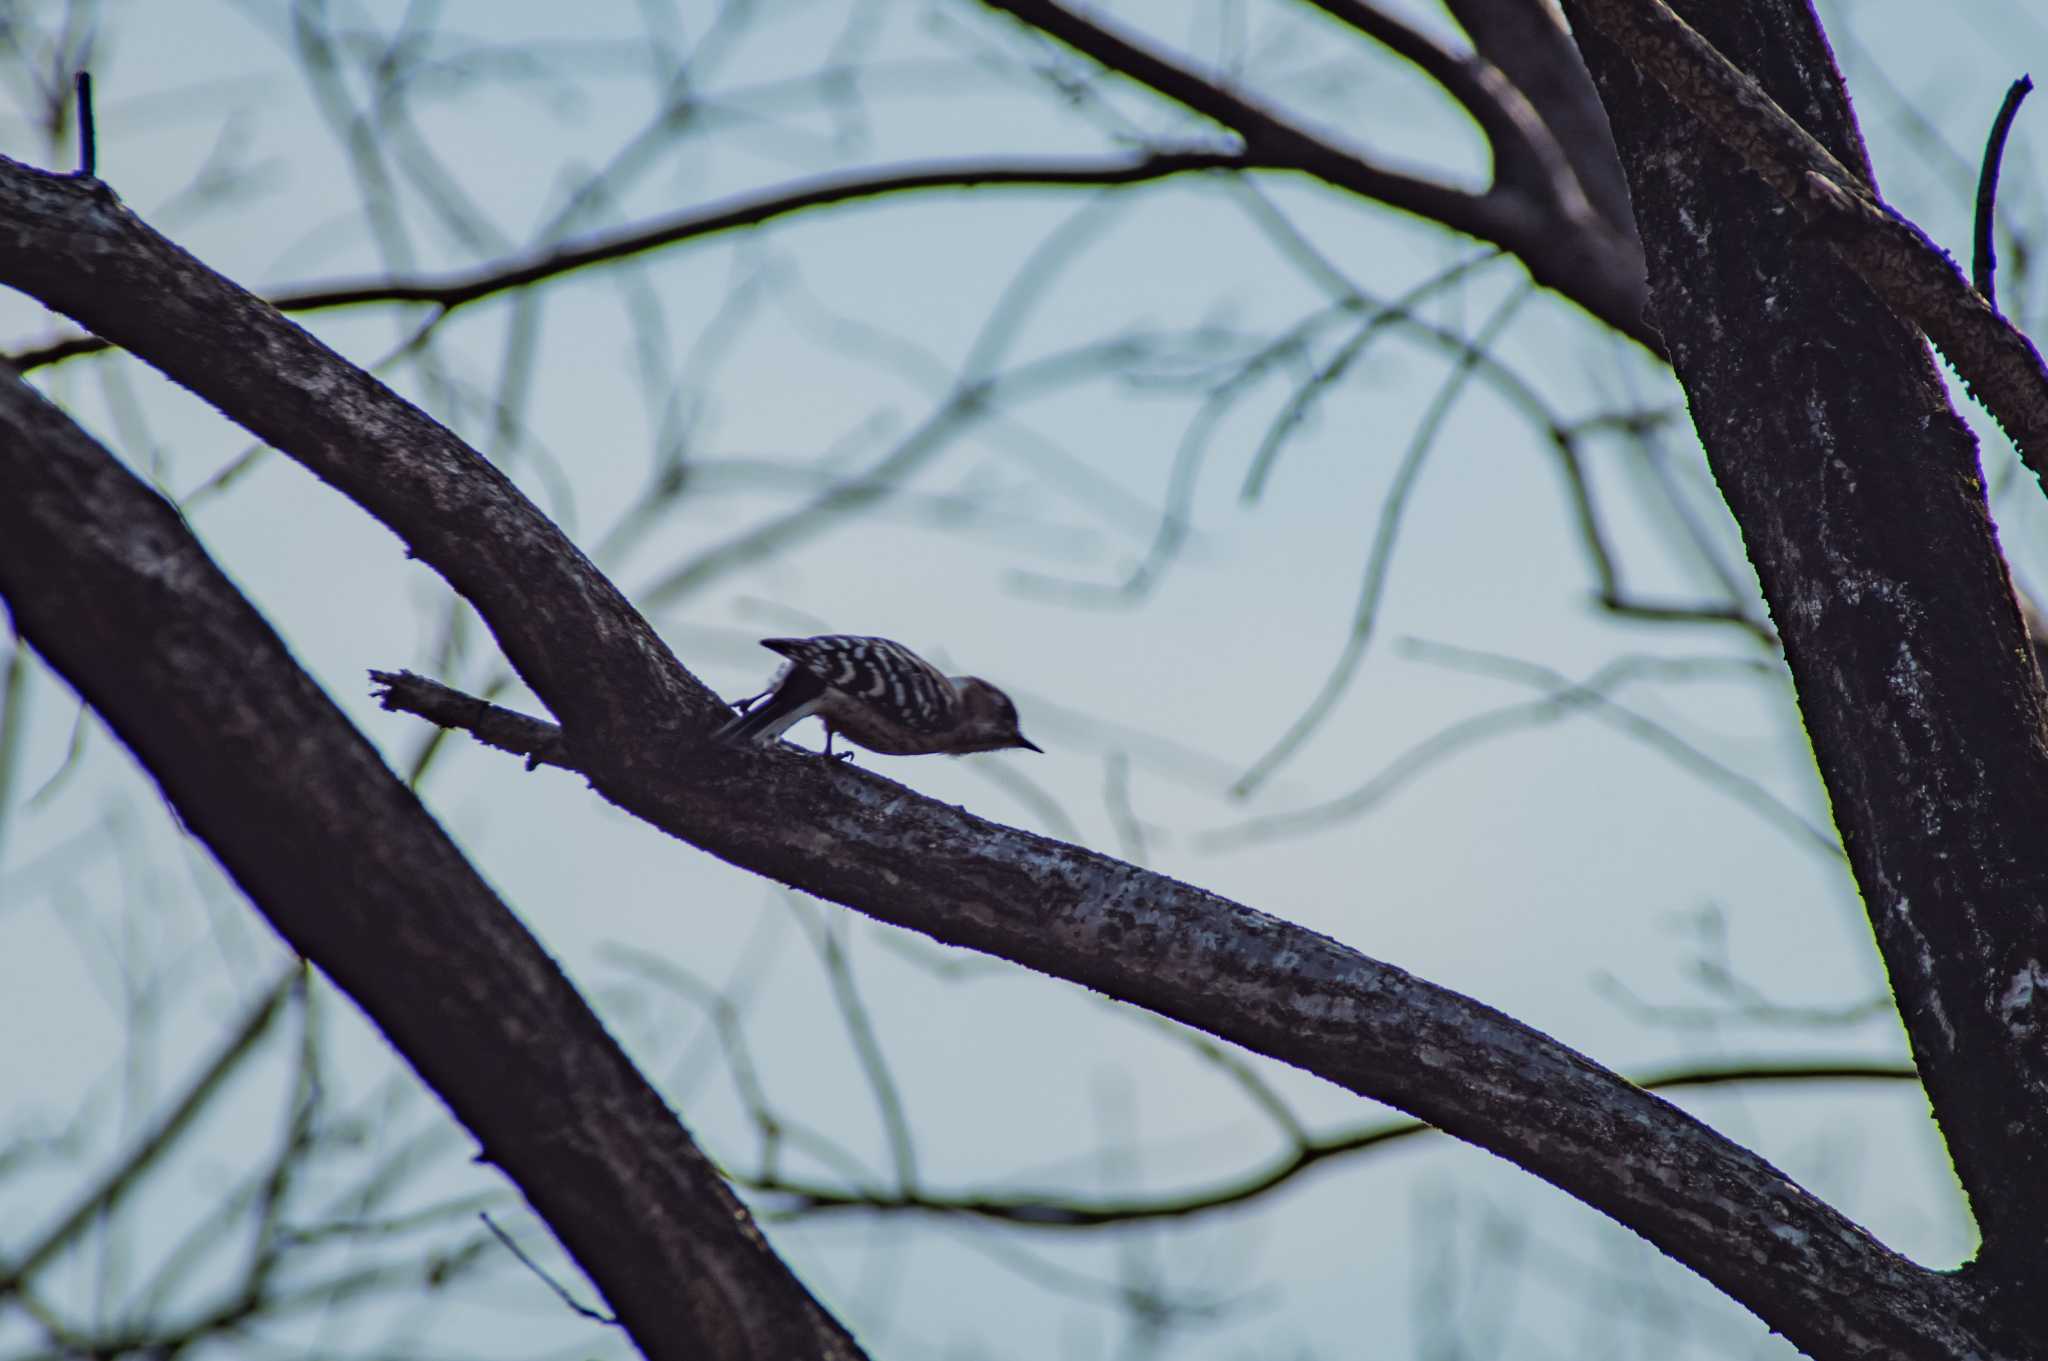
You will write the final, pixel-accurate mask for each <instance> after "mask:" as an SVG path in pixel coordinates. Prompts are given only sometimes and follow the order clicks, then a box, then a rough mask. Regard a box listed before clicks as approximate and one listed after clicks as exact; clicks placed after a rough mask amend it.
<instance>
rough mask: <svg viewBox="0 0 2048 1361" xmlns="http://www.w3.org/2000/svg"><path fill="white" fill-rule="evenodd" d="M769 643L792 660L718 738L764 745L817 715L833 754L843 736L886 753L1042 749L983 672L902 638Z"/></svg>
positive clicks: (830, 637)
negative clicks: (962, 668)
mask: <svg viewBox="0 0 2048 1361" xmlns="http://www.w3.org/2000/svg"><path fill="white" fill-rule="evenodd" d="M761 646H762V647H765V648H768V649H769V650H770V651H773V652H779V653H781V654H782V655H783V656H785V657H787V658H789V660H788V661H787V662H785V663H783V666H782V669H781V670H780V671H778V672H776V673H775V679H774V680H772V681H771V682H769V685H768V688H767V689H766V690H764V691H762V692H761V693H760V694H759V695H756V696H754V698H753V699H751V700H746V701H743V702H742V704H741V706H740V708H741V712H740V715H739V716H738V717H737V718H735V719H733V720H732V721H731V722H730V723H727V724H726V725H725V726H724V727H722V728H720V729H719V730H718V731H717V732H715V733H713V734H712V740H713V741H715V742H723V743H727V744H729V745H734V746H739V745H758V746H765V745H767V744H768V743H770V742H772V741H774V740H775V739H776V738H777V737H779V736H781V735H782V733H783V731H784V730H785V729H787V728H788V727H790V725H792V724H794V723H797V722H800V721H801V720H803V719H806V718H809V717H810V716H811V715H812V714H816V715H817V716H818V717H819V718H821V719H823V720H824V721H825V754H826V755H827V756H830V755H831V754H832V739H833V737H835V736H839V737H844V738H845V739H846V740H847V741H849V742H853V743H855V744H857V745H859V746H863V747H866V748H867V749H868V750H869V751H875V752H880V753H881V754H883V755H884V756H923V755H926V754H928V753H932V752H944V753H946V754H947V755H949V756H962V755H965V754H966V753H968V752H971V751H1001V750H1003V749H1005V748H1007V747H1022V748H1024V749H1025V750H1026V751H1041V750H1042V748H1040V747H1039V746H1038V745H1037V744H1036V743H1034V742H1032V740H1031V739H1030V738H1028V737H1026V736H1025V735H1024V734H1023V733H1021V732H1019V731H1018V730H1017V706H1016V705H1014V704H1012V703H1011V702H1010V697H1009V696H1008V695H1006V694H1004V693H1003V692H1002V691H1000V690H998V689H996V688H995V687H994V686H993V685H990V684H989V683H988V682H987V681H985V680H982V679H980V678H979V677H976V676H946V675H941V674H940V672H939V669H938V668H937V667H935V666H933V665H932V664H931V663H930V662H928V661H926V660H925V659H924V658H922V657H920V656H918V655H917V654H916V653H915V652H912V651H911V650H910V649H909V648H907V647H905V646H903V644H901V643H892V642H890V641H889V640H888V639H887V638H861V637H857V636H855V635H852V634H845V633H828V634H825V635H823V636H821V637H817V638H763V639H762V640H761ZM749 706H751V707H749Z"/></svg>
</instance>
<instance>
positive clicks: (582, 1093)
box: [0, 186, 859, 1361]
mask: <svg viewBox="0 0 2048 1361" xmlns="http://www.w3.org/2000/svg"><path fill="white" fill-rule="evenodd" d="M81 190H82V192H85V193H88V194H92V195H93V197H94V200H95V201H96V202H105V200H104V199H103V198H101V196H100V195H98V194H97V192H96V191H95V190H93V189H91V188H87V187H84V186H81ZM17 221H18V220H17ZM272 315H273V316H274V315H275V314H274V313H273V314H272ZM247 359H248V356H247V354H246V353H243V354H238V355H235V356H233V360H234V362H235V363H246V362H247ZM336 363H337V365H339V361H336ZM344 367H345V366H344ZM379 391H381V389H379ZM385 400H386V401H387V402H389V401H395V400H396V399H394V398H391V397H390V396H389V395H388V394H386V396H385ZM420 419H422V420H423V419H424V417H421V418H420ZM428 456H429V457H431V455H428ZM471 457H472V458H474V455H472V456H471ZM479 463H480V461H479ZM0 483H4V484H5V485H6V486H7V487H8V488H9V489H10V494H9V495H8V496H6V497H0V595H4V597H5V599H6V601H7V605H8V608H9V610H10V611H11V613H12V615H13V618H14V621H15V623H16V625H17V627H19V629H20V630H21V633H22V635H23V636H24V637H25V638H27V639H28V641H29V642H30V643H31V644H33V645H34V646H35V648H36V650H37V651H38V652H39V653H40V654H41V655H42V656H43V657H44V658H45V659H46V660H47V661H48V662H49V663H50V665H51V666H52V667H53V668H55V669H56V670H57V671H59V672H60V673H62V674H63V675H64V676H65V677H66V678H67V679H68V680H69V681H70V682H71V683H72V684H73V685H74V686H76V687H77V689H78V690H79V692H80V694H81V695H83V696H84V697H85V698H86V699H87V700H88V701H89V702H90V703H91V704H92V705H93V707H94V708H95V709H97V710H98V711H99V713H100V715H101V716H102V717H103V718H104V719H105V720H106V722H107V723H108V725H109V726H110V727H111V728H113V729H114V731H115V732H116V733H118V734H119V735H120V737H121V739H122V740H123V741H124V742H125V743H127V744H128V746H129V748H130V750H131V751H133V752H134V753H135V755H136V757H137V759H138V760H139V761H140V762H141V763H142V764H143V765H144V766H145V768H146V769H148V770H149V772H150V773H151V774H152V775H154V776H155V777H156V779H157V780H158V782H159V783H160V784H161V785H162V786H163V790H164V794H165V796H166V798H167V799H168V800H169V801H170V802H171V804H172V805H173V806H174V807H175V808H176V809H177V811H178V814H179V816H180V818H181V819H182V821H183V823H184V824H185V826H187V827H188V828H190V829H191V830H192V832H193V834H194V835H196V836H197V837H199V838H200V839H201V840H202V841H204V842H205V843H206V844H207V845H208V847H209V848H210V849H211V850H212V851H213V853H214V854H215V855H216V856H217V857H218V858H219V860H220V861H221V863H222V865H223V866H224V867H225V868H226V869H227V871H228V872H229V874H231V875H232V876H233V877H234V879H235V881H236V882H237V883H238V884H239V885H241V886H242V888H243V889H244V891H245V892H247V893H248V895H249V897H250V898H251V900H252V901H253V902H254V903H255V904H256V905H257V906H258V907H259V908H260V909H261V910H262V911H263V912H264V913H265V914H266V915H267V916H268V917H269V919H270V921H271V922H272V924H273V925H274V926H275V927H276V928H277V930H278V931H279V932H280V933H281V934H282V935H283V936H284V937H285V938H286V939H287V940H288V941H290V942H291V944H292V945H293V947H294V948H296V949H297V950H299V951H300V952H301V953H302V954H303V955H304V956H305V957H306V958H307V959H308V960H310V961H312V962H314V963H315V964H317V965H318V966H319V967H320V968H321V969H323V970H324V971H325V972H327V973H328V974H329V976H330V977H332V978H333V979H334V980H335V981H336V983H338V984H339V985H340V986H342V987H343V988H344V989H346V990H347V991H348V992H349V993H350V995H351V996H352V997H354V998H355V1000H356V1001H357V1002H358V1003H359V1004H360V1005H361V1006H362V1007H363V1009H364V1010H365V1011H366V1012H368V1013H369V1015H370V1016H371V1017H372V1018H373V1019H374V1020H376V1022H377V1023H378V1024H379V1025H380V1026H381V1027H382V1028H383V1030H384V1032H385V1034H386V1035H388V1036H389V1037H390V1039H391V1041H392V1043H393V1044H394V1045H395V1046H396V1047H397V1048H398V1049H399V1051H400V1052H401V1053H403V1054H404V1055H405V1056H406V1057H407V1058H408V1059H409V1060H410V1061H411V1062H412V1063H413V1064H414V1066H415V1067H416V1068H417V1069H418V1071H419V1073H420V1075H421V1076H422V1077H423V1078H424V1079H425V1080H426V1081H427V1083H428V1084H429V1085H430V1086H431V1087H432V1088H433V1089H434V1091H435V1092H436V1093H437V1094H438V1095H439V1096H440V1097H441V1098H442V1099H443V1100H444V1101H446V1102H447V1103H448V1105H449V1107H450V1108H451V1109H452V1110H453V1111H454V1113H455V1114H456V1116H457V1117H458V1118H459V1119H461V1120H462V1121H463V1123H464V1124H465V1125H467V1126H468V1128H469V1129H470V1130H471V1131H472V1132H473V1133H474V1134H475V1136H476V1138H477V1141H478V1142H479V1144H480V1145H481V1146H482V1156H483V1157H484V1158H486V1159H488V1160H489V1161H491V1162H493V1163H495V1164H496V1165H497V1166H498V1167H500V1168H501V1169H503V1170H504V1172H505V1173H506V1175H507V1176H508V1177H510V1178H511V1179H512V1180H513V1181H514V1182H515V1183H516V1184H517V1185H518V1186H519V1187H520V1189H521V1190H522V1191H523V1192H524V1193H525V1194H526V1197H527V1199H528V1201H529V1202H530V1203H531V1204H532V1205H533V1206H534V1208H535V1209H536V1210H537V1211H538V1212H539V1213H540V1214H541V1216H542V1217H543V1218H544V1219H546V1220H547V1221H548V1224H549V1226H550V1227H551V1228H552V1229H553V1230H554V1232H555V1233H556V1234H557V1235H558V1236H559V1237H560V1238H561V1240H562V1242H563V1244H564V1246H565V1247H567V1248H568V1249H569V1251H570V1252H571V1253H572V1254H574V1255H575V1257H576V1259H577V1261H578V1262H579V1263H581V1264H582V1266H583V1267H584V1268H585V1270H586V1271H588V1272H589V1274H590V1275H591V1277H592V1279H593V1280H595V1281H597V1282H599V1283H600V1286H601V1288H602V1289H603V1290H604V1292H605V1295H606V1297H607V1298H608V1299H609V1300H610V1302H611V1304H612V1307H613V1308H614V1310H615V1311H616V1312H617V1313H618V1315H619V1317H620V1318H621V1319H622V1320H623V1321H624V1324H625V1327H626V1330H627V1332H628V1333H629V1334H630V1335H631V1336H632V1337H633V1339H634V1341H635V1343H636V1344H637V1345H638V1347H639V1348H640V1351H641V1353H642V1354H643V1355H644V1356H646V1357H648V1358H650V1361H653V1359H654V1358H677V1361H682V1358H695V1357H700V1356H705V1355H741V1354H753V1355H778V1356H781V1355H806V1356H809V1355H819V1356H831V1357H854V1356H857V1355H859V1351H858V1349H857V1348H856V1347H855V1346H854V1345H853V1343H852V1341H851V1340H850V1339H849V1338H847V1336H846V1335H845V1333H844V1332H843V1331H842V1330H841V1329H840V1328H839V1327H838V1325H837V1324H836V1323H835V1322H834V1321H833V1320H832V1319H831V1318H830V1317H829V1316H828V1315H827V1314H825V1312H824V1311H823V1310H822V1309H820V1308H819V1307H818V1305H817V1304H816V1303H815V1302H814V1301H813V1300H812V1299H811V1298H810V1296H809V1294H808V1293H807V1292H806V1291H805V1290H804V1288H803V1287H802V1285H800V1284H799V1283H798V1282H797V1281H796V1279H795V1278H794V1277H793V1276H791V1275H790V1273H789V1271H788V1269H787V1268H786V1267H785V1266H783V1264H782V1262H781V1261H780V1259H778V1258H777V1257H776V1256H775V1255H774V1254H773V1253H772V1252H771V1251H770V1250H769V1249H768V1247H767V1245H766V1243H765V1242H764V1241H763V1240H762V1238H761V1236H760V1234H759V1231H758V1230H757V1229H756V1228H755V1226H754V1224H753V1223H752V1221H751V1219H749V1217H748V1215H747V1213H746V1210H745V1208H744V1207H743V1206H741V1205H740V1203H739V1202H738V1201H737V1200H736V1199H735V1198H734V1197H733V1195H732V1192H731V1190H730V1188H728V1187H727V1186H726V1184H725V1182H724V1181H723V1180H722V1179H721V1178H720V1177H719V1175H718V1173H717V1171H716V1169H715V1168H713V1167H712V1165H711V1164H710V1161H709V1160H708V1159H706V1158H705V1157H704V1155H703V1154H702V1153H701V1152H700V1151H699V1150H698V1149H697V1147H696V1145H695V1144H694V1143H692V1142H691V1140H690V1138H689V1135H688V1134H687V1133H686V1132H685V1131H684V1129H683V1128H682V1126H681V1125H680V1124H679V1123H677V1121H676V1119H675V1117H674V1116H673V1115H672V1114H671V1113H670V1112H669V1109H668V1107H667V1105H666V1104H665V1103H664V1102H663V1101H662V1099H661V1097H660V1096H659V1095H657V1094H656V1093H655V1092H654V1090H653V1089H652V1088H651V1087H649V1086H648V1085H647V1083H646V1081H645V1080H644V1079H643V1078H641V1076H640V1075H639V1073H638V1072H636V1071H635V1070H634V1069H633V1067H632V1065H631V1064H630V1063H629V1062H628V1061H627V1059H626V1057H625V1056H624V1054H622V1053H621V1052H620V1051H619V1049H618V1046H617V1044H616V1042H614V1041H613V1040H612V1039H611V1037H610V1036H609V1035H608V1034H606V1032H605V1030H604V1027H603V1026H602V1025H601V1024H600V1023H599V1022H598V1020H597V1018H596V1017H595V1016H594V1015H592V1014H591V1012H590V1010H589V1008H588V1007H587V1006H585V1005H584V1003H583V1000H582V998H581V997H579V996H578V995H577V993H576V992H575V990H574V989H573V988H572V987H571V986H570V985H569V983H568V980H567V979H565V978H564V977H563V976H562V974H561V972H560V970H559V969H558V968H557V967H556V966H555V964H554V962H553V961H552V960H551V959H550V958H549V957H548V955H547V953H546V952H545V951H543V950H542V949H541V947H540V945H539V944H538V943H537V942H536V941H535V940H534V939H533V938H532V937H531V936H530V935H528V934H527V932H526V930H525V928H524V927H522V926H521V925H520V924H519V922H518V921H517V919H516V918H514V917H513V916H512V914H511V913H510V912H509V911H507V910H506V909H505V907H504V905H503V904H502V903H500V902H499V901H498V899H497V897H496V896H495V895H494V894H492V892H491V891H490V889H489V888H488V886H486V885H485V884H484V883H483V881H482V880H481V879H480V878H479V877H478V876H477V874H476V872H475V871H474V870H473V869H472V868H471V867H470V866H469V864H468V863H467V861H465V860H464V859H463V858H462V856H461V855H460V853H459V852H458V851H456V849H455V847H454V846H453V844H452V843H450V842H449V841H448V839H447V837H446V835H445V834H444V833H443V832H442V831H441V829H440V827H439V826H438V825H437V824H436V823H435V822H434V821H433V819H432V818H431V817H430V816H428V815H427V813H426V812H425V810H424V809H422V808H421V807H420V806H419V804H418V802H417V801H416V800H414V798H413V797H412V795H411V794H410V793H409V792H408V791H407V790H405V788H404V787H403V786H401V785H400V784H399V783H398V782H397V781H396V780H395V779H394V778H392V776H391V773H390V772H389V771H388V770H387V769H385V767H384V765H383V763H382V762H381V761H380V760H379V759H378V758H377V755H376V753H375V752H374V751H372V750H371V748H370V746H369V744H368V743H366V742H365V741H364V740H363V739H362V736H361V735H360V734H359V733H357V732H356V731H355V730H354V728H352V727H351V726H349V724H348V721H347V720H346V719H345V718H343V717H342V716H341V714H340V712H339V711H338V710H336V709H335V707H334V705H333V703H332V701H330V700H329V699H327V697H326V696H325V695H323V694H322V693H321V692H320V690H319V688H318V687H317V686H316V685H315V684H314V683H313V682H312V680H311V679H310V678H309V677H307V676H306V675H305V673H304V672H303V671H301V670H299V668H298V665H297V663H296V662H295V661H294V660H293V659H292V657H291V655H290V653H289V652H288V651H287V650H286V649H285V646H284V644H283V642H282V641H281V640H280V639H279V638H278V637H277V635H276V634H275V633H273V632H271V631H270V629H269V627H268V626H267V625H266V624H265V623H264V622H263V620H262V619H261V618H260V617H259V616H258V615H257V614H256V612H255V610H254V609H253V608H251V607H250V605H249V604H248V602H247V601H246V600H244V599H243V598H242V597H241V595H240V594H239V593H238V592H237V591H236V590H235V588H234V586H233V585H232V584H231V583H230V582H229V581H228V580H227V578H226V577H225V576H223V575H222V574H221V572H220V571H219V569H218V568H217V567H215V566H214V564H213V563H212V561H211V560H210V559H208V558H207V557H206V555H205V553H204V551H203V550H202V549H201V548H200V547H199V545H198V543H197V542H196V541H195V540H194V539H193V538H192V536H191V533H190V531H189V530H188V529H186V527H185V525H184V523H183V521H182V520H181V519H180V518H179V516H178V514H177V512H176V510H174V509H173V508H172V507H171V506H170V505H169V504H167V503H166V502H164V501H163V500H162V498H160V497H158V496H157V495H156V494H155V493H153V492H151V491H150V490H149V489H148V488H146V487H145V486H143V484H142V483H141V482H139V481H138V480H137V479H136V478H135V477H133V476H132V475H131V474H129V473H128V472H127V471H126V470H125V469H123V468H122V467H121V466H120V465H119V464H117V463H116V462H115V461H114V460H113V459H112V458H111V457H109V456H108V455H107V454H106V452H105V451H104V450H102V449H101V448H100V447H99V446H98V445H96V444H94V443H93V442H92V441H91V439H89V438H88V437H87V436H86V435H85V434H84V433H83V432H82V431H80V430H79V429H78V427H77V426H75V425H73V424H72V423H71V422H70V421H69V420H68V419H66V418H65V416H64V415H63V413H61V412H59V411H58V410H57V409H56V408H55V407H53V406H50V405H49V404H48V403H47V402H45V401H44V400H43V399H42V398H41V397H40V396H38V395H37V394H36V393H35V392H34V391H33V390H32V389H31V388H29V387H28V386H27V384H25V383H24V382H22V380H21V379H19V378H17V377H13V376H11V375H9V376H0ZM600 612H601V610H600ZM621 642H622V643H623V645H624V646H625V647H626V648H627V649H628V650H629V652H630V650H631V648H632V641H631V639H630V638H626V639H622V640H621ZM341 864H346V865H347V866H348V872H347V873H346V874H338V873H337V874H324V873H323V874H310V875H309V874H307V873H306V869H307V867H308V866H314V865H330V866H332V865H341ZM245 1029H246V1028H245ZM175 1127H176V1126H175V1123H173V1124H169V1125H167V1126H166V1128H168V1129H171V1130H172V1131H173V1132H174V1131H175ZM272 1199H273V1201H274V1196H273V1197H272ZM628 1209H630V1213H628V1212H626V1211H627V1210H628ZM87 1213H88V1214H89V1211H88V1212H87ZM61 1241H62V1234H52V1235H48V1236H46V1239H45V1242H46V1243H47V1242H61ZM250 1279H251V1282H252V1287H251V1289H250V1290H245V1291H242V1292H239V1293H238V1294H237V1295H236V1296H235V1297H234V1298H233V1299H231V1300H229V1301H228V1302H227V1303H226V1304H224V1305H223V1310H224V1311H225V1312H224V1313H223V1314H222V1315H221V1316H220V1318H218V1319H215V1320H213V1321H211V1322H207V1323H206V1324H205V1326H206V1327H208V1328H214V1327H221V1326H226V1322H228V1321H232V1320H233V1319H236V1318H240V1317H245V1316H246V1315H247V1314H248V1312H250V1311H251V1310H253V1309H254V1308H255V1307H256V1306H257V1305H258V1304H261V1303H263V1292H262V1291H261V1289H260V1286H261V1279H260V1277H258V1276H252V1277H251V1278H250ZM679 1281H686V1282H689V1283H690V1286H691V1288H689V1289H679V1288H678V1286H677V1283H678V1282H679ZM195 1326H199V1325H195Z"/></svg>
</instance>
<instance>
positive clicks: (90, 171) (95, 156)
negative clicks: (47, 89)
mask: <svg viewBox="0 0 2048 1361" xmlns="http://www.w3.org/2000/svg"><path fill="white" fill-rule="evenodd" d="M71 80H72V87H73V88H74V89H76V90H77V91H78V178H80V179H82V180H89V179H93V178H96V177H97V174H98V170H99V160H100V148H99V134H98V132H97V131H96V130H95V129H94V127H93V121H92V72H90V71H80V72H79V73H78V74H77V75H75V76H73V77H72V78H71Z"/></svg>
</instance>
